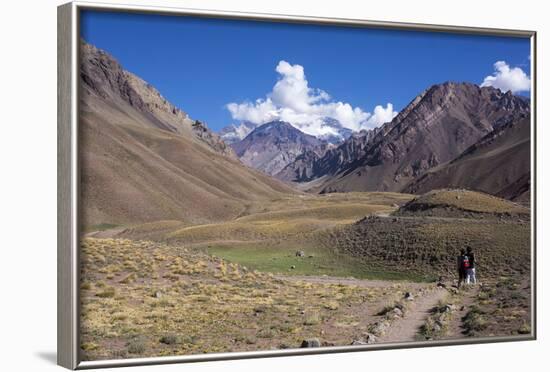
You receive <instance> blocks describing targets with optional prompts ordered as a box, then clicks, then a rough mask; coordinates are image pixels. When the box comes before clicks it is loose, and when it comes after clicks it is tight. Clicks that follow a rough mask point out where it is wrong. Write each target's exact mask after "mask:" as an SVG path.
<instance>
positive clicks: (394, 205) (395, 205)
mask: <svg viewBox="0 0 550 372" xmlns="http://www.w3.org/2000/svg"><path fill="white" fill-rule="evenodd" d="M391 206H392V207H394V208H399V206H398V205H397V204H395V203H394V204H392V205H391Z"/></svg>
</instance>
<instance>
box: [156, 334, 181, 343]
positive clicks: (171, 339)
mask: <svg viewBox="0 0 550 372" xmlns="http://www.w3.org/2000/svg"><path fill="white" fill-rule="evenodd" d="M159 341H160V342H161V343H163V344H166V345H175V344H179V342H180V339H179V337H178V336H177V335H175V334H167V335H164V336H162V337H161V338H160V340H159Z"/></svg>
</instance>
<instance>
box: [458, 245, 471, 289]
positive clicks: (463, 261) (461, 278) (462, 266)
mask: <svg viewBox="0 0 550 372" xmlns="http://www.w3.org/2000/svg"><path fill="white" fill-rule="evenodd" d="M456 266H457V269H458V285H457V288H458V289H460V285H461V284H462V283H464V282H465V281H466V270H467V269H468V267H469V266H470V264H469V260H468V256H467V255H466V251H465V250H464V249H461V250H460V255H458V257H457V258H456Z"/></svg>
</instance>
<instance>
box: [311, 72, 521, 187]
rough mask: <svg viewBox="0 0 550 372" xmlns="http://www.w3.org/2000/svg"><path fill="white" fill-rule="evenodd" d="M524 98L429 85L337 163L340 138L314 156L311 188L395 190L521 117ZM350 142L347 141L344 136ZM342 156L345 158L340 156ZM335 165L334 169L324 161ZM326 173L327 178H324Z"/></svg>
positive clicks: (452, 85) (470, 86) (473, 88)
mask: <svg viewBox="0 0 550 372" xmlns="http://www.w3.org/2000/svg"><path fill="white" fill-rule="evenodd" d="M528 114H529V103H528V102H527V101H525V100H524V99H522V98H519V97H516V96H514V95H512V94H511V93H510V92H508V93H502V92H501V91H500V90H498V89H494V88H492V87H485V88H480V87H479V86H477V85H475V84H470V83H453V82H448V83H444V84H438V85H434V86H432V87H431V88H429V89H428V90H426V91H425V92H423V93H422V94H420V95H419V96H418V97H416V98H415V99H414V100H413V101H412V102H411V103H410V104H409V105H408V106H407V107H406V108H405V109H404V110H403V111H401V112H400V113H399V115H397V116H396V117H395V118H394V119H393V120H392V121H391V122H390V123H386V124H384V125H383V126H382V127H381V128H380V129H379V130H378V131H377V133H376V134H375V135H374V136H373V137H372V138H368V137H365V141H367V142H366V143H364V144H363V145H362V146H355V148H359V149H360V150H361V151H360V152H359V153H358V156H357V157H355V158H354V157H348V158H349V159H348V160H347V161H345V162H342V158H343V155H344V153H343V151H344V150H345V149H346V147H345V146H346V143H344V144H342V145H340V146H339V147H338V148H337V149H336V151H332V152H329V153H327V154H326V156H325V157H326V158H324V159H320V160H319V161H318V162H319V163H324V164H326V166H324V167H323V168H322V169H328V170H329V172H328V173H326V172H325V173H323V172H322V173H318V174H315V177H314V178H320V177H323V176H325V180H323V182H322V183H321V185H320V186H316V188H315V189H312V190H311V191H314V192H334V191H373V190H377V191H401V190H402V189H403V188H404V187H405V186H406V185H407V184H408V183H410V182H411V181H412V180H413V179H415V178H416V177H418V176H420V175H422V174H423V173H425V172H426V171H427V170H428V169H430V168H433V167H435V166H438V165H440V164H443V163H445V162H448V161H451V160H452V159H454V158H456V157H457V156H458V155H460V154H461V153H462V152H463V151H464V150H466V149H467V148H468V147H470V146H471V145H473V144H474V143H476V142H477V141H479V140H480V139H481V138H482V137H483V136H485V135H486V134H488V133H490V132H491V131H493V130H494V129H496V128H498V127H500V126H501V125H504V124H506V123H508V122H510V121H515V120H518V119H520V118H523V117H526V116H527V115H528ZM348 141H350V140H348ZM344 158H345V157H344ZM333 164H337V165H338V166H337V167H336V168H334V167H333V168H331V167H330V166H331V165H333ZM327 176H328V177H327Z"/></svg>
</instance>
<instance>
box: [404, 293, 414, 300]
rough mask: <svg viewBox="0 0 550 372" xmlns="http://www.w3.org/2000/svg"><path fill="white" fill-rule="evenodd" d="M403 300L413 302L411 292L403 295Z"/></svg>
mask: <svg viewBox="0 0 550 372" xmlns="http://www.w3.org/2000/svg"><path fill="white" fill-rule="evenodd" d="M405 300H407V301H412V300H414V297H413V295H412V293H411V292H407V293H405Z"/></svg>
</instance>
